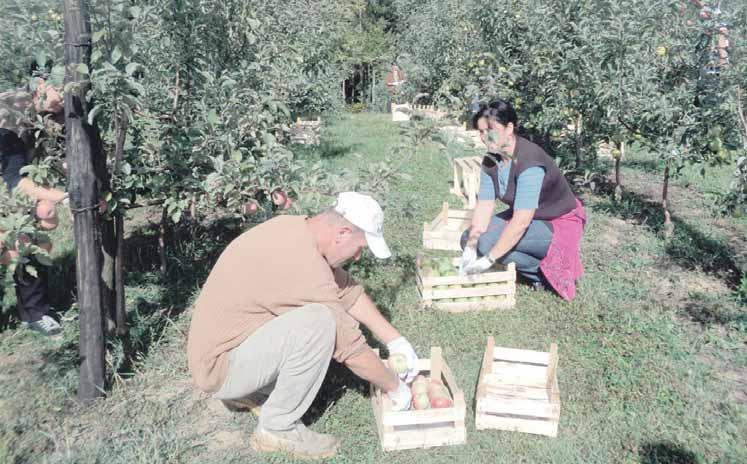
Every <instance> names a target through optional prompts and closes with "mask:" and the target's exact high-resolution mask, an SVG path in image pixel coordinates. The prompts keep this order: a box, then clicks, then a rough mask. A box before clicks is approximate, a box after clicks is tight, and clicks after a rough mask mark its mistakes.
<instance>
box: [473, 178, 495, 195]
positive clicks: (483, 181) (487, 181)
mask: <svg viewBox="0 0 747 464" xmlns="http://www.w3.org/2000/svg"><path fill="white" fill-rule="evenodd" d="M477 199H478V200H490V201H495V185H494V184H493V179H492V178H491V177H490V176H489V175H487V173H486V172H485V171H480V191H479V192H478V194H477Z"/></svg>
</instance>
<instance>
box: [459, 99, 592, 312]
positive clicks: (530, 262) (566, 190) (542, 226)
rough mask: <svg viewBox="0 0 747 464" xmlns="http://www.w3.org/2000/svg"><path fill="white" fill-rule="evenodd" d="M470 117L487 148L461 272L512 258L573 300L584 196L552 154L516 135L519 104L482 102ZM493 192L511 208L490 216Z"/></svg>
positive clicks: (528, 274) (540, 283) (525, 272)
mask: <svg viewBox="0 0 747 464" xmlns="http://www.w3.org/2000/svg"><path fill="white" fill-rule="evenodd" d="M473 124H474V126H475V127H477V129H478V130H479V131H480V137H481V139H482V141H483V142H484V143H485V145H486V146H487V148H488V153H487V154H486V155H485V157H484V158H483V162H482V174H481V178H480V193H479V198H478V202H477V207H476V208H475V212H474V216H473V218H472V225H471V227H470V228H469V229H468V230H467V231H466V232H465V233H464V235H463V236H462V248H463V249H464V253H463V255H462V265H461V272H462V273H466V274H474V273H478V272H484V271H486V270H488V269H489V268H490V267H491V266H492V265H493V263H494V262H495V261H498V262H500V263H502V264H507V263H510V262H513V263H516V269H517V271H518V272H519V273H520V274H521V276H523V277H524V278H525V279H526V280H528V281H529V282H530V283H531V284H532V285H533V286H534V287H535V288H536V289H541V288H543V287H544V286H545V285H547V284H549V286H550V287H552V288H553V289H554V290H555V291H556V292H557V293H558V294H559V295H560V296H561V297H562V298H564V299H566V300H571V299H573V298H574V297H575V296H576V280H577V279H578V278H580V277H581V275H582V274H583V267H582V265H581V247H580V243H581V237H582V235H583V230H584V224H585V223H586V214H585V212H584V208H583V206H582V205H581V202H580V201H579V200H578V199H577V198H576V196H575V195H574V194H573V192H572V191H571V188H570V186H569V185H568V182H567V181H566V180H565V178H564V177H563V174H562V173H561V172H560V170H559V169H558V167H557V165H556V164H555V162H554V161H553V160H552V158H550V157H549V156H548V155H547V153H545V151H544V150H542V148H540V147H539V146H538V145H536V144H534V143H532V142H530V141H528V140H526V139H524V138H522V137H519V136H517V135H516V133H515V129H516V125H517V118H516V111H514V109H513V107H511V105H510V104H509V103H508V102H505V101H503V100H496V101H494V102H492V103H490V104H489V105H487V106H483V107H481V108H480V110H479V111H478V112H477V114H475V116H474V118H473ZM496 199H498V200H501V201H502V202H503V203H505V204H506V205H508V209H507V210H505V211H503V212H501V213H499V214H497V215H493V208H494V206H495V200H496Z"/></svg>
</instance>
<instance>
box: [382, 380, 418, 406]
mask: <svg viewBox="0 0 747 464" xmlns="http://www.w3.org/2000/svg"><path fill="white" fill-rule="evenodd" d="M387 395H388V396H389V399H390V400H392V410H394V411H406V410H408V409H410V403H411V402H412V392H411V391H410V387H408V386H407V384H406V383H405V382H403V381H402V380H400V381H399V384H398V385H397V388H395V389H394V390H391V391H389V392H387Z"/></svg>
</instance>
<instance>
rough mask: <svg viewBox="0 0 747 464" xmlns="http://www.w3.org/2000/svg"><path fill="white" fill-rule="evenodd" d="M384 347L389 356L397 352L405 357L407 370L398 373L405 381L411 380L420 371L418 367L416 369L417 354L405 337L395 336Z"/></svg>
mask: <svg viewBox="0 0 747 464" xmlns="http://www.w3.org/2000/svg"><path fill="white" fill-rule="evenodd" d="M386 349H387V350H388V351H389V356H391V355H392V354H394V353H399V354H401V355H403V356H404V357H405V359H406V360H407V370H406V371H405V372H403V373H401V374H399V378H400V379H402V380H404V381H405V383H410V382H412V381H413V379H414V378H415V376H417V375H418V374H419V373H420V369H418V355H417V354H415V349H414V348H413V347H412V345H411V344H410V342H408V341H407V339H406V338H405V337H397V338H395V339H394V340H392V341H390V342H389V343H387V344H386Z"/></svg>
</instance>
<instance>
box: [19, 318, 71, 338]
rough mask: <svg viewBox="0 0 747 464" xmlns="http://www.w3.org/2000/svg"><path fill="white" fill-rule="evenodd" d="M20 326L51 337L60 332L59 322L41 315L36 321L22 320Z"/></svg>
mask: <svg viewBox="0 0 747 464" xmlns="http://www.w3.org/2000/svg"><path fill="white" fill-rule="evenodd" d="M21 327H26V328H29V329H31V330H34V331H36V332H39V333H40V334H42V335H45V336H47V337H52V336H54V335H58V334H59V333H60V332H62V327H61V326H60V324H59V323H58V322H57V321H55V320H54V319H52V318H51V317H49V316H42V318H41V319H39V320H38V321H33V322H22V323H21Z"/></svg>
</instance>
